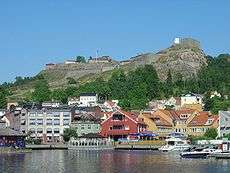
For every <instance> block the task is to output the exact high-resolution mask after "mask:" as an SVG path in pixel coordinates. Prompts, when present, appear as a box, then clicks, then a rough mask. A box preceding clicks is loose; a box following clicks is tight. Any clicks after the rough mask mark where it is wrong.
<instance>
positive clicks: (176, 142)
mask: <svg viewBox="0 0 230 173" xmlns="http://www.w3.org/2000/svg"><path fill="white" fill-rule="evenodd" d="M165 141H166V145H164V146H162V147H160V148H159V150H160V151H165V152H167V151H185V150H188V149H189V148H191V146H190V145H189V144H188V142H187V140H184V139H180V138H175V137H171V138H168V139H166V140H165Z"/></svg>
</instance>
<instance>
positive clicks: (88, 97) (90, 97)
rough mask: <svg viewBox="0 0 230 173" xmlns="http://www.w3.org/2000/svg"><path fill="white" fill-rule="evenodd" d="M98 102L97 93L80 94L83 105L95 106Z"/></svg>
mask: <svg viewBox="0 0 230 173" xmlns="http://www.w3.org/2000/svg"><path fill="white" fill-rule="evenodd" d="M97 102H98V95H97V94H95V93H82V94H80V105H79V106H81V107H88V106H95V105H96V104H97Z"/></svg>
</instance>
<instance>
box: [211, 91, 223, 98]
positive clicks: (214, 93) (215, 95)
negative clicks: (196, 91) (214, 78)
mask: <svg viewBox="0 0 230 173" xmlns="http://www.w3.org/2000/svg"><path fill="white" fill-rule="evenodd" d="M213 97H221V94H220V93H218V92H217V91H214V92H211V95H210V98H213Z"/></svg>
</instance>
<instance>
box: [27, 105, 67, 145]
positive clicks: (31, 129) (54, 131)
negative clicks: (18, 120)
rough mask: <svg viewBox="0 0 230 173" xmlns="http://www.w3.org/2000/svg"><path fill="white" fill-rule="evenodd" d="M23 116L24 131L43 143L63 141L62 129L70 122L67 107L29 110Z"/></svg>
mask: <svg viewBox="0 0 230 173" xmlns="http://www.w3.org/2000/svg"><path fill="white" fill-rule="evenodd" d="M25 116H26V117H25V119H26V122H25V126H24V127H25V129H24V131H25V132H26V133H29V134H30V136H31V137H32V138H35V139H41V140H42V142H43V143H47V142H61V141H63V138H62V135H63V132H64V129H65V128H69V126H70V123H71V111H70V110H69V109H49V110H45V109H43V110H29V111H28V112H27V114H26V115H25Z"/></svg>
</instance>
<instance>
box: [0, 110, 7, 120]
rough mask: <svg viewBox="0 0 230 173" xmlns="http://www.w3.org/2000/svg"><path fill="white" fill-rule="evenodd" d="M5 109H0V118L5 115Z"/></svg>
mask: <svg viewBox="0 0 230 173" xmlns="http://www.w3.org/2000/svg"><path fill="white" fill-rule="evenodd" d="M5 113H6V110H5V109H0V118H1V117H3V115H5Z"/></svg>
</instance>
